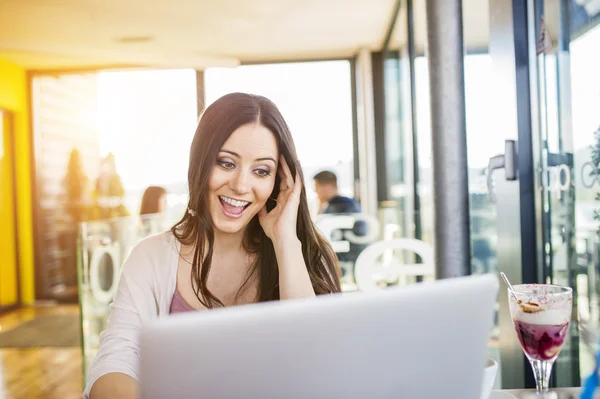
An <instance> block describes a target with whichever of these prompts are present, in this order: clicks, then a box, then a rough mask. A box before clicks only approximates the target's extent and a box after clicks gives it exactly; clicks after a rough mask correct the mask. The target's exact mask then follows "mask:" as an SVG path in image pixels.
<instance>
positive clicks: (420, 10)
mask: <svg viewBox="0 0 600 399" xmlns="http://www.w3.org/2000/svg"><path fill="white" fill-rule="evenodd" d="M413 1H414V12H413V24H414V25H413V26H414V34H415V50H416V52H417V54H423V53H424V52H425V43H426V41H427V15H426V11H425V0H413ZM439 1H443V0H439ZM403 4H404V2H403ZM405 12H406V10H405V9H401V10H400V18H398V23H397V24H396V25H395V26H394V33H393V34H392V37H391V40H390V47H392V48H402V47H403V46H404V45H405V44H406V42H407V37H406V32H407V30H406V14H405ZM462 12H463V37H464V43H465V46H466V48H467V50H469V51H482V50H483V51H485V50H487V48H488V44H489V40H490V14H489V1H488V0H463V2H462Z"/></svg>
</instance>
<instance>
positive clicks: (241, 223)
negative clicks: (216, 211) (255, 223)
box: [213, 215, 254, 234]
mask: <svg viewBox="0 0 600 399" xmlns="http://www.w3.org/2000/svg"><path fill="white" fill-rule="evenodd" d="M249 216H254V215H244V216H243V217H241V218H239V219H235V220H231V219H229V220H227V219H225V218H223V217H221V218H213V226H214V228H215V230H217V231H218V232H220V233H223V234H237V233H240V232H242V231H244V230H246V227H248V225H249V224H250V221H251V220H252V217H249ZM224 219H225V220H224Z"/></svg>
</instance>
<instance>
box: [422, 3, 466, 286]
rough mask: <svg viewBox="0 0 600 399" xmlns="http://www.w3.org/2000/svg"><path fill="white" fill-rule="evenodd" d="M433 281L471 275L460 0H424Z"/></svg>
mask: <svg viewBox="0 0 600 399" xmlns="http://www.w3.org/2000/svg"><path fill="white" fill-rule="evenodd" d="M427 43H428V48H429V50H428V54H427V56H428V59H429V85H430V93H431V97H430V98H431V138H432V147H433V199H434V204H435V205H434V206H435V208H434V212H435V218H434V220H435V221H434V229H435V262H436V266H435V267H436V277H437V278H438V279H441V278H449V277H457V276H464V275H468V274H470V273H471V239H470V224H469V187H468V183H469V181H468V169H467V140H466V122H465V82H464V58H463V24H462V0H443V1H441V0H427Z"/></svg>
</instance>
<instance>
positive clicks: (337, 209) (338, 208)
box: [313, 170, 360, 213]
mask: <svg viewBox="0 0 600 399" xmlns="http://www.w3.org/2000/svg"><path fill="white" fill-rule="evenodd" d="M313 179H314V181H315V192H316V193H317V197H319V213H360V205H359V204H358V202H357V201H356V200H355V199H353V198H348V197H344V196H341V195H340V193H339V190H338V185H337V176H336V175H335V173H333V172H330V171H328V170H324V171H322V172H319V173H317V174H316V175H315V176H314V177H313Z"/></svg>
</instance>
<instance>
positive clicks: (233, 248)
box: [213, 230, 244, 253]
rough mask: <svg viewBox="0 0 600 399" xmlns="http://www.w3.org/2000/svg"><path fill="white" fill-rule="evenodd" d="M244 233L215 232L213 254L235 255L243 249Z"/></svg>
mask: <svg viewBox="0 0 600 399" xmlns="http://www.w3.org/2000/svg"><path fill="white" fill-rule="evenodd" d="M243 241H244V231H240V232H238V233H235V234H227V233H222V232H220V231H217V230H215V242H214V248H213V253H234V252H238V251H240V250H242V249H243Z"/></svg>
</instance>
